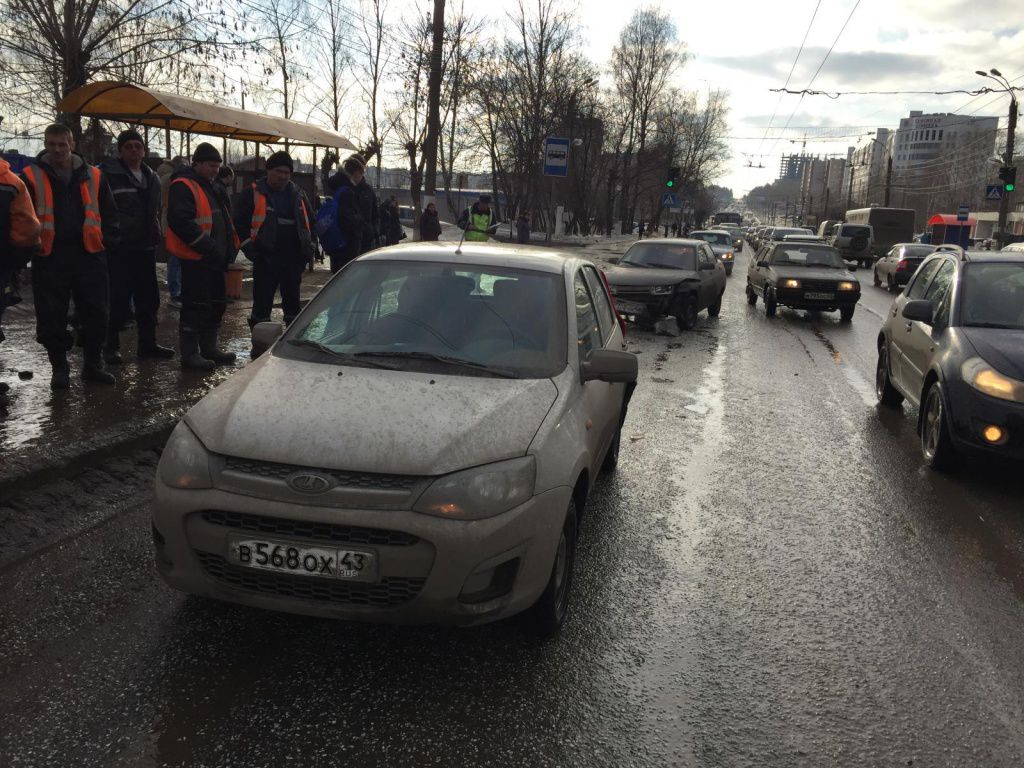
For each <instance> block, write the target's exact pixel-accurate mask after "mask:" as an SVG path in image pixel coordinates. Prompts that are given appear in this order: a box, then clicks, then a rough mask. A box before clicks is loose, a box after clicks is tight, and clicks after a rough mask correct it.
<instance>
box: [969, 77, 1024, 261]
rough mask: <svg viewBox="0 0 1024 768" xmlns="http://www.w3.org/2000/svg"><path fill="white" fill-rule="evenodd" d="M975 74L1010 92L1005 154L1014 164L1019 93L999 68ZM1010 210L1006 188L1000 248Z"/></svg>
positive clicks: (1002, 209)
mask: <svg viewBox="0 0 1024 768" xmlns="http://www.w3.org/2000/svg"><path fill="white" fill-rule="evenodd" d="M975 74H977V75H981V76H982V77H987V78H989V79H990V80H995V81H996V82H997V83H999V85H1001V86H1002V90H1004V91H1006V93H1008V94H1009V95H1010V116H1009V120H1008V121H1007V125H1006V155H1005V164H1006V165H1007V166H1012V165H1013V140H1014V134H1015V133H1016V132H1017V95H1016V94H1015V93H1014V92H1013V88H1012V87H1011V86H1010V81H1009V80H1007V79H1006V78H1005V77H1004V76H1003V73H1002V72H1000V71H999V70H998V69H995V68H992V69H990V70H989V71H988V72H983V71H982V70H980V69H979V70H977V71H976V72H975ZM1009 212H1010V195H1009V193H1008V192H1006V191H1005V190H1004V191H1003V196H1002V197H1001V198H999V223H998V224H997V226H998V228H999V233H998V239H999V247H1000V248H1002V247H1003V246H1004V245H1006V242H1007V236H1006V220H1007V218H1008V214H1009Z"/></svg>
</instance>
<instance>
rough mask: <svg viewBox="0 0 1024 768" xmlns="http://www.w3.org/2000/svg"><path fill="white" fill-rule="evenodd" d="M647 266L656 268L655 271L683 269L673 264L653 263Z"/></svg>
mask: <svg viewBox="0 0 1024 768" xmlns="http://www.w3.org/2000/svg"><path fill="white" fill-rule="evenodd" d="M646 266H648V267H654V268H655V269H682V267H677V266H675V265H673V264H658V263H656V262H652V263H650V264H647V265H646Z"/></svg>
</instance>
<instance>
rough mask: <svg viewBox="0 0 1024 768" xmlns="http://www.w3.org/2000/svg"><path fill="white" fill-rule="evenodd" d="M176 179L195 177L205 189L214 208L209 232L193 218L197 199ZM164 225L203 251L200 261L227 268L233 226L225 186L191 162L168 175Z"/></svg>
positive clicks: (211, 266) (231, 255) (231, 245)
mask: <svg viewBox="0 0 1024 768" xmlns="http://www.w3.org/2000/svg"><path fill="white" fill-rule="evenodd" d="M175 179H191V180H192V181H196V182H198V183H199V186H200V187H202V189H203V191H204V192H205V193H206V197H207V198H208V199H209V201H210V208H211V209H212V211H213V229H212V230H211V231H210V234H209V235H206V234H204V233H203V230H202V229H200V228H199V224H198V223H197V222H196V202H195V198H193V197H192V191H191V190H190V189H189V188H188V186H187V185H185V184H175V183H174V180H175ZM167 226H168V227H170V229H171V231H172V232H174V234H176V235H177V236H178V237H180V238H181V239H182V240H184V241H185V243H187V244H192V248H193V249H194V250H196V251H199V253H201V254H203V263H204V264H206V265H207V266H208V267H210V268H212V269H227V265H228V264H229V263H231V259H232V258H233V257H234V256H235V254H234V253H233V251H234V244H233V242H232V232H234V229H235V227H234V225H233V224H232V222H231V208H230V203H229V201H228V198H227V194H226V192H225V191H224V187H223V185H215V184H213V183H212V182H209V181H207V180H206V179H204V178H202V177H200V176H199V174H197V173H196V172H195V171H194V170H193V169H192V166H190V165H188V166H184V167H182V168H179V169H178V170H176V171H175V172H174V173H173V174H172V175H171V183H170V186H169V188H168V191H167Z"/></svg>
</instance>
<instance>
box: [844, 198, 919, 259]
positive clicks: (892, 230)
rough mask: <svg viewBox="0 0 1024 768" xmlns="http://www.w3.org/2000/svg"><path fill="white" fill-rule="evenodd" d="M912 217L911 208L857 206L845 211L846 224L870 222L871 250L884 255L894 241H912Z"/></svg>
mask: <svg viewBox="0 0 1024 768" xmlns="http://www.w3.org/2000/svg"><path fill="white" fill-rule="evenodd" d="M914 218H915V213H914V210H913V209H912V208H882V207H881V206H873V207H871V208H858V209H857V210H855V211H847V212H846V222H845V223H846V224H870V225H871V230H872V247H871V249H872V251H873V252H874V254H875V256H878V257H882V256H885V255H886V254H887V253H888V252H889V249H890V248H892V247H893V246H894V245H896V243H912V242H913V241H914Z"/></svg>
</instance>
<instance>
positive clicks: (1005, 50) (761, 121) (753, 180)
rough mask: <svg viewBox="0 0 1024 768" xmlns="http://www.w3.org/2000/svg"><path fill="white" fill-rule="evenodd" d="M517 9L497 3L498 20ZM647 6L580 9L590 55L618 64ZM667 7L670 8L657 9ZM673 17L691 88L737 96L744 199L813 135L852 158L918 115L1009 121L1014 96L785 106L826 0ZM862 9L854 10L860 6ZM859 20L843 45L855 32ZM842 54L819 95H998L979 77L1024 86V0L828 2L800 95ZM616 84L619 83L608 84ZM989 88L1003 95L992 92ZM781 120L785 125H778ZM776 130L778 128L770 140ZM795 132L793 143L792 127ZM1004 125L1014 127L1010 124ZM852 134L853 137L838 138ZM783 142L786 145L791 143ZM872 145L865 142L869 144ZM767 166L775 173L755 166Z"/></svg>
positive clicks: (736, 143) (688, 1)
mask: <svg viewBox="0 0 1024 768" xmlns="http://www.w3.org/2000/svg"><path fill="white" fill-rule="evenodd" d="M513 2H514V0H492V2H491V3H489V4H488V6H487V8H488V11H487V12H488V13H489V14H491V15H493V14H494V13H495V12H496V10H497V8H499V7H501V6H503V5H504V6H509V5H512V3H513ZM649 4H650V3H647V2H640V1H639V0H614V2H613V1H612V0H578V8H579V14H580V19H581V22H582V25H583V27H584V29H585V36H586V41H587V49H588V51H589V53H590V55H591V57H592V58H593V59H594V61H596V62H600V63H606V62H607V59H608V53H609V51H610V50H611V48H612V46H613V45H614V44H615V38H616V36H617V33H618V30H620V29H621V28H622V26H623V25H624V24H625V23H626V21H627V20H628V19H629V17H630V16H631V15H632V13H633V12H634V11H635V10H636V9H637V8H639V7H642V6H645V5H649ZM655 4H658V3H655ZM660 5H661V6H662V7H664V8H666V9H668V10H669V12H670V14H671V16H672V18H673V19H674V20H675V22H676V25H677V27H678V31H679V36H680V39H681V40H682V41H684V42H685V44H686V46H687V49H688V50H689V52H690V53H691V58H690V60H689V61H688V62H687V64H686V66H685V67H684V69H683V70H682V72H681V73H680V76H679V84H680V85H682V86H683V87H686V88H688V89H691V90H694V89H697V90H704V89H707V88H708V87H722V88H725V89H727V90H728V91H729V93H730V95H731V96H730V104H731V114H730V136H731V137H734V138H732V139H731V141H730V146H731V147H732V151H733V160H732V162H731V165H730V169H729V172H728V173H727V175H726V176H725V177H723V178H722V179H721V180H720V183H723V184H725V185H726V186H729V187H732V189H733V191H734V192H735V193H737V194H742V193H744V192H746V191H747V190H749V189H750V188H752V187H754V186H757V185H759V184H764V183H767V182H770V181H773V180H774V179H775V178H776V175H777V172H778V165H779V157H780V156H781V155H782V154H784V153H787V152H791V151H794V150H795V151H799V150H800V146H801V145H800V143H790V141H789V139H797V138H800V137H802V136H804V135H807V136H808V137H809V138H808V142H807V151H808V152H813V153H820V154H831V153H837V154H841V155H843V156H845V154H846V147H847V146H849V145H851V144H856V142H857V141H858V137H857V136H856V135H850V136H849V137H848V138H838V139H836V140H829V141H815V138H816V137H821V136H822V135H823V131H826V130H827V131H828V135H829V136H840V137H845V136H847V134H863V133H867V132H869V131H872V130H873V128H875V127H896V126H897V125H898V122H899V119H900V117H905V116H906V115H907V113H908V112H909V111H910V110H911V109H920V110H924V111H926V112H929V111H932V112H957V113H959V114H965V115H966V114H971V113H976V114H983V115H1001V116H1003V117H1005V115H1006V113H1007V111H1008V108H1009V101H1008V97H1006V96H1005V95H989V96H983V97H981V98H978V99H973V100H972V97H970V96H964V95H960V94H957V95H951V96H933V95H921V96H914V95H898V96H844V97H841V98H839V99H835V100H833V99H829V98H827V97H824V96H808V97H805V98H803V99H802V100H801V98H800V97H799V96H789V95H787V96H783V97H782V99H781V101H780V99H779V94H777V93H772V92H771V91H770V90H769V89H771V88H780V87H782V86H783V84H784V83H785V82H786V78H787V76H788V75H789V72H790V68H791V67H793V62H794V59H795V57H796V54H797V51H798V50H799V48H800V43H801V41H802V40H803V38H804V35H805V33H807V31H808V24H809V22H810V21H811V17H812V15H813V14H814V12H815V7H816V6H819V3H818V0H776V1H775V2H765V0H717V1H716V2H705V1H704V0H677V1H676V2H671V3H660ZM855 5H856V6H857V7H856V10H855V11H854V6H855ZM851 11H854V12H853V16H852V18H851V19H850V22H849V24H848V26H847V27H846V29H845V31H843V33H842V35H841V36H839V38H838V41H836V38H837V35H839V32H840V29H841V28H842V26H843V23H844V22H845V21H846V19H847V18H848V17H850V13H851ZM833 42H835V48H834V50H833V51H832V53H831V55H830V56H829V57H828V60H827V62H826V63H825V66H824V67H823V68H822V69H821V72H820V74H818V76H817V79H815V80H814V84H813V88H814V89H817V90H824V91H940V90H954V89H964V90H971V89H976V88H978V87H982V86H984V85H985V84H986V81H984V80H983V79H982V78H981V77H979V76H978V75H976V74H974V72H975V70H977V69H985V70H987V69H989V68H991V67H996V68H997V69H999V70H1000V71H1001V72H1002V73H1003V74H1004V75H1006V76H1007V77H1008V78H1009V79H1010V80H1016V82H1014V85H1024V2H1022V1H1021V0H860V2H859V4H858V3H857V0H821V2H820V6H819V7H818V11H817V16H816V18H815V19H814V23H813V25H812V26H811V28H810V32H809V34H808V35H807V42H806V45H805V46H804V49H803V51H802V53H801V54H800V58H799V60H798V61H797V63H796V67H795V69H794V70H793V75H792V79H791V81H790V86H789V87H790V88H793V89H795V90H799V89H802V88H805V87H807V85H808V83H809V82H810V81H811V78H812V76H813V75H814V73H815V71H816V70H817V69H818V67H819V65H820V64H821V62H822V60H823V59H824V57H825V54H826V53H827V52H828V50H829V48H830V47H831V46H832V44H833ZM606 77H607V75H606ZM988 84H991V85H994V83H992V82H991V81H988ZM773 113H774V120H772V116H773ZM769 121H771V124H772V125H773V126H774V127H775V129H773V130H772V131H771V132H769V134H768V138H767V139H764V138H763V137H764V136H765V129H766V127H767V126H768V125H769ZM787 122H788V123H789V125H790V128H791V129H792V128H794V127H796V128H806V130H789V131H787V132H786V133H785V134H782V133H781V130H780V129H781V128H782V127H783V126H785V125H786V124H787ZM1001 125H1003V126H1005V120H1004V121H1003V123H1001ZM845 126H849V127H850V130H837V129H841V128H843V127H845ZM779 137H781V138H779ZM860 140H863V139H860ZM748 162H750V163H752V164H753V165H755V166H756V165H758V164H763V165H764V166H765V167H764V169H758V168H752V167H747V165H748Z"/></svg>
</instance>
